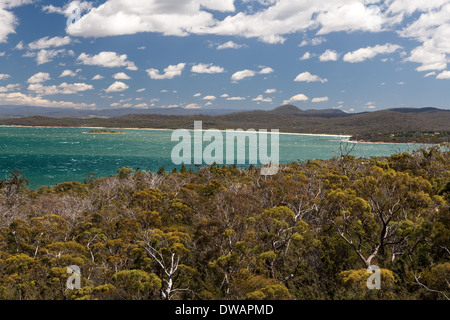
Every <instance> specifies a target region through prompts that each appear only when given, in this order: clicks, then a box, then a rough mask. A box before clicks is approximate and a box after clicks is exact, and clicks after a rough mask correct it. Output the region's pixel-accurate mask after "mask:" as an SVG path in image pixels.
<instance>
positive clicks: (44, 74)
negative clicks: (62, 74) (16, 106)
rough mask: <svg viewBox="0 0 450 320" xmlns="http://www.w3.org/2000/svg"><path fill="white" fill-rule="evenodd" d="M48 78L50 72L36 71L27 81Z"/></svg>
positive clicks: (36, 81)
mask: <svg viewBox="0 0 450 320" xmlns="http://www.w3.org/2000/svg"><path fill="white" fill-rule="evenodd" d="M48 80H50V74H49V73H47V72H38V73H36V74H34V75H32V76H31V77H30V78H28V80H27V82H28V83H42V82H45V81H48Z"/></svg>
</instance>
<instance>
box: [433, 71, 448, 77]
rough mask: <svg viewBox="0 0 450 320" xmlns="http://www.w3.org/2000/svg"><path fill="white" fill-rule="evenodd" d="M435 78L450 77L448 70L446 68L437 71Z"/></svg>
mask: <svg viewBox="0 0 450 320" xmlns="http://www.w3.org/2000/svg"><path fill="white" fill-rule="evenodd" d="M436 79H450V71H448V70H446V71H443V72H441V73H439V74H438V75H437V76H436Z"/></svg>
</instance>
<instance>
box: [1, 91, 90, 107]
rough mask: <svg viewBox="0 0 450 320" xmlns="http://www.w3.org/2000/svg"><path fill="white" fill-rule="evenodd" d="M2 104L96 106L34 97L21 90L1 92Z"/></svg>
mask: <svg viewBox="0 0 450 320" xmlns="http://www.w3.org/2000/svg"><path fill="white" fill-rule="evenodd" d="M0 104H3V105H20V106H37V107H58V108H78V109H80V108H94V107H95V103H93V104H86V103H73V102H69V101H52V100H47V99H44V98H42V97H39V96H38V97H33V96H29V95H25V94H23V93H20V92H13V93H0Z"/></svg>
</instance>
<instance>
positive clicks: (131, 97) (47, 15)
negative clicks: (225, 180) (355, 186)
mask: <svg viewBox="0 0 450 320" xmlns="http://www.w3.org/2000/svg"><path fill="white" fill-rule="evenodd" d="M449 58H450V0H427V1H424V0H385V1H377V0H317V1H311V0H220V1H219V0H145V1H144V0H134V1H132V0H106V1H104V0H103V1H62V0H60V1H45V0H0V106H1V105H17V106H24V105H27V106H42V107H67V108H80V109H108V108H109V109H115V108H142V109H151V108H185V109H198V110H199V111H201V110H208V109H229V110H236V111H238V110H249V109H260V110H270V109H274V108H276V107H278V106H280V105H282V104H287V103H291V104H294V105H296V106H297V107H299V108H301V109H304V110H306V109H330V108H334V109H340V110H342V111H345V112H350V113H353V112H366V111H376V110H382V109H387V108H399V107H414V108H419V107H436V108H441V109H450V103H449V97H450V94H449V93H450V90H449V89H450V67H449V66H448V63H449V62H450V59H449Z"/></svg>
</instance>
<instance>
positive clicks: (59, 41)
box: [28, 36, 72, 50]
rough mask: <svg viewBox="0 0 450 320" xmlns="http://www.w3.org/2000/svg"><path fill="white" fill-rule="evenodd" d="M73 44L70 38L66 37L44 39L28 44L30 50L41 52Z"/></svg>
mask: <svg viewBox="0 0 450 320" xmlns="http://www.w3.org/2000/svg"><path fill="white" fill-rule="evenodd" d="M71 42H72V39H71V38H70V37H69V36H66V37H53V38H50V37H44V38H41V39H39V40H36V41H33V42H31V43H30V44H28V48H30V49H31V50H41V49H49V48H57V47H63V46H66V45H68V44H70V43H71Z"/></svg>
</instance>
